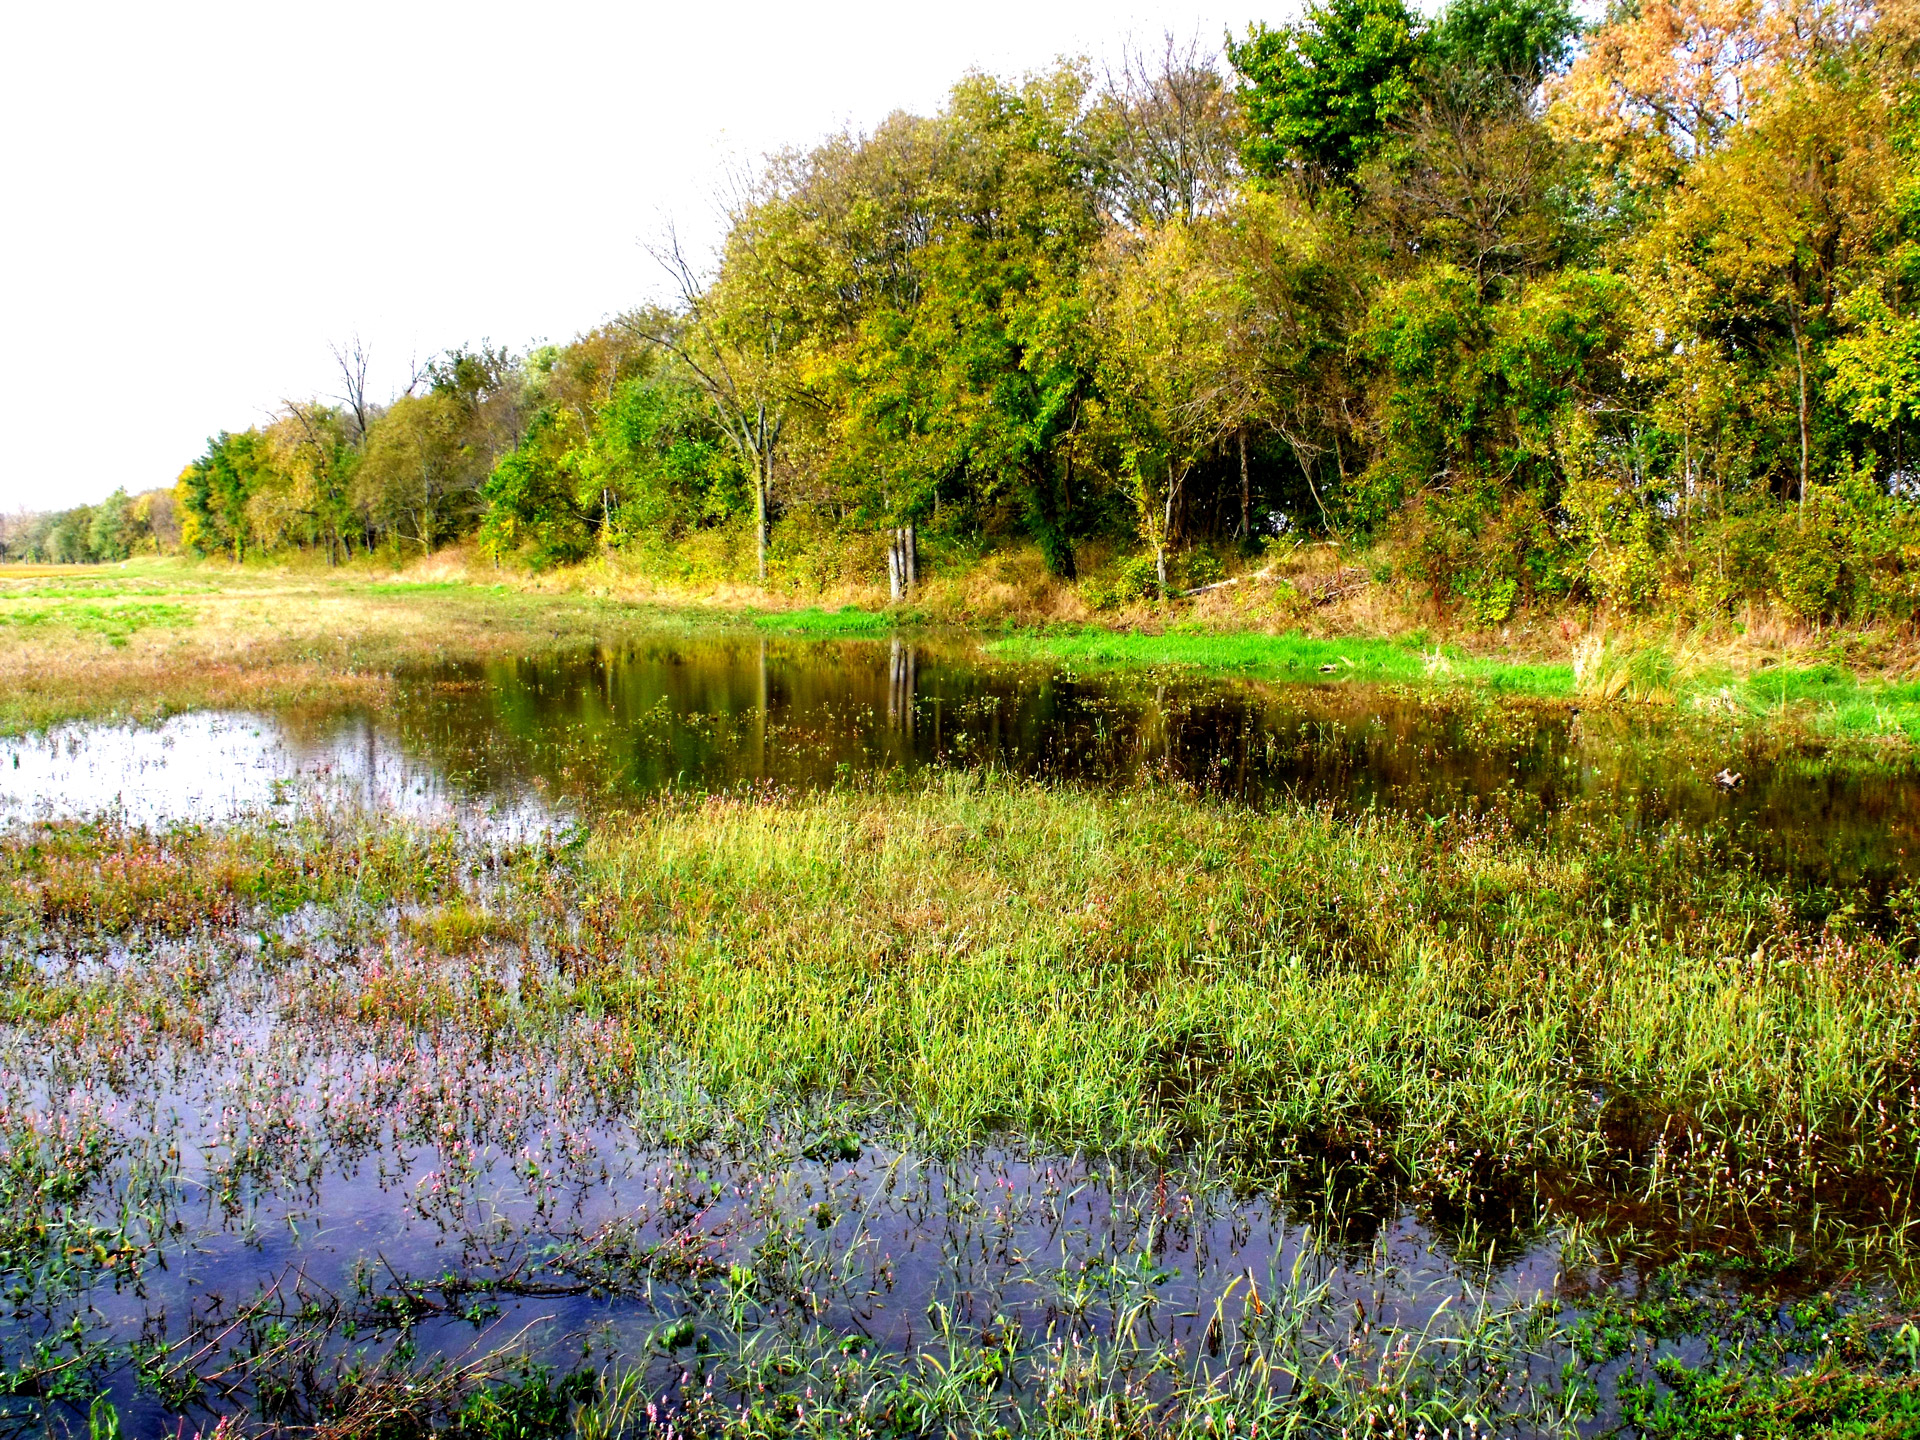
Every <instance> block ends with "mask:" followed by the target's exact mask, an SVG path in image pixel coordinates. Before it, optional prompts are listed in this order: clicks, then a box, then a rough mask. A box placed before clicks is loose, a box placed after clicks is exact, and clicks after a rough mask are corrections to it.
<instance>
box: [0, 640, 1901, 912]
mask: <svg viewBox="0 0 1920 1440" xmlns="http://www.w3.org/2000/svg"><path fill="white" fill-rule="evenodd" d="M936 766H960V767H992V768H994V769H996V770H999V771H1003V772H1008V773H1012V774H1016V775H1021V776H1029V777H1033V778H1036V779H1040V780H1045V781H1052V782H1060V783H1071V784H1088V785H1096V786H1114V785H1133V784H1137V783H1140V782H1142V781H1155V782H1161V783H1167V784H1173V785H1178V786H1182V787H1187V788H1190V789H1191V790H1193V791H1195V792H1198V793H1200V794H1203V795H1206V796H1209V797H1213V798H1217V799H1220V800H1225V801H1230V802H1235V803H1241V804H1248V805H1253V806H1256V807H1260V806H1268V805H1271V804H1273V803H1275V802H1277V801H1281V800H1297V801H1305V802H1307V803H1310V804H1324V805H1329V806H1332V807H1334V808H1335V809H1336V810H1339V811H1356V810H1366V809H1373V808H1381V809H1387V810H1392V811H1397V812H1402V813H1407V814H1411V815H1419V816H1430V817H1440V816H1449V815H1462V814H1464V815H1472V816H1475V817H1478V818H1481V819H1484V820H1487V821H1489V822H1492V823H1499V824H1503V825H1508V826H1511V827H1513V828H1514V829H1515V830H1516V831H1518V832H1520V833H1523V834H1524V833H1528V832H1532V831H1535V830H1537V829H1540V828H1542V827H1546V826H1569V825H1578V824H1580V823H1582V822H1583V821H1588V820H1597V819H1601V818H1604V819H1605V820H1606V821H1607V822H1608V823H1609V824H1610V825H1612V824H1619V823H1622V822H1624V823H1627V824H1630V825H1635V826H1639V827H1644V828H1647V829H1650V830H1651V829H1658V828H1661V827H1665V826H1684V827H1686V828H1688V829H1691V830H1694V831H1698V832H1703V833H1707V834H1711V835H1714V836H1716V837H1720V838H1722V839H1723V840H1724V842H1725V844H1726V846H1727V848H1728V849H1729V850H1730V851H1731V852H1733V853H1736V854H1743V855H1745V856H1747V857H1750V858H1751V860H1752V861H1753V863H1755V864H1757V865H1758V866H1759V867H1760V868H1761V869H1762V870H1764V871H1766V872H1769V873H1771V874H1774V875H1778V876H1780V877H1781V878H1783V879H1785V880H1788V881H1790V882H1792V883H1794V884H1797V885H1801V886H1805V887H1813V888H1832V889H1835V890H1837V891H1839V892H1841V893H1843V894H1857V893H1862V892H1864V893H1865V895H1866V896H1867V897H1868V898H1869V900H1871V899H1874V898H1878V897H1879V896H1880V895H1883V894H1884V893H1885V891H1886V890H1887V889H1888V888H1890V887H1897V886H1898V885H1900V884H1902V883H1905V880H1906V878H1907V877H1908V875H1909V872H1910V863H1909V859H1908V857H1909V856H1911V855H1913V854H1914V853H1916V848H1917V847H1920V771H1916V770H1915V769H1914V768H1912V767H1910V766H1909V767H1905V768H1899V769H1892V770H1888V769H1875V768H1868V767H1861V766H1854V767H1841V768H1834V767H1823V766H1821V765H1820V764H1818V763H1817V761H1809V760H1804V759H1798V758H1796V757H1794V756H1791V755H1788V756H1785V757H1782V756H1778V755H1773V754H1770V753H1768V752H1766V751H1765V750H1763V749H1761V748H1759V747H1757V746H1755V745H1753V744H1751V743H1750V742H1748V741H1747V740H1745V739H1743V738H1742V736H1741V735H1740V732H1739V730H1738V729H1737V727H1735V726H1733V725H1732V724H1731V723H1728V722H1725V721H1719V722H1716V721H1715V720H1713V719H1712V718H1711V717H1704V716H1683V717H1675V716H1673V715H1671V714H1659V715H1654V716H1651V717H1641V718H1633V717H1622V716H1620V715H1618V714H1611V713H1587V714H1580V713H1573V714H1571V715H1570V714H1569V713H1568V712H1567V711H1566V710H1565V709H1564V708H1562V707H1558V706H1543V705H1533V704H1529V703H1526V702H1517V701H1508V702H1500V703H1494V702H1486V701H1481V700H1476V699H1472V698H1469V697H1462V696H1450V695H1448V694H1447V693H1446V692H1423V693H1409V692H1406V691H1394V690H1385V689H1374V688H1366V687H1358V686H1343V685H1335V684H1327V685H1299V684H1291V685H1289V684H1267V683H1260V682H1252V681H1236V680H1220V679H1207V678H1199V677H1195V676H1191V675H1188V676H1179V675H1171V676H1147V677H1142V676H1139V675H1115V674H1076V673H1073V672H1071V671H1068V670H1064V669H1059V668H1052V667H1047V666H1036V665H1018V664H1007V663H1001V662H997V661H995V660H993V659H991V658H989V657H987V656H986V655H984V654H982V653H981V651H980V650H979V649H977V648H976V647H974V646H971V645H967V644H963V643H957V642H938V641H932V642H930V641H926V640H921V641H911V640H902V639H894V640H890V641H825V642H820V641H816V642H806V641H783V640H772V639H760V638H755V637H742V636H737V635H729V634H721V635H714V636H707V637H688V636H679V635H677V636H674V637H672V638H667V639H661V640H658V641H638V642H632V643H627V644H624V645H621V646H618V647H608V648H599V649H586V650H576V651H571V652H560V653H555V654H545V655H538V656H528V657H525V658H521V659H513V660H506V661H496V662H491V663H487V664H473V665H458V666H445V667H439V668H434V669H427V670H420V671H416V672H413V673H410V674H407V675H405V676H404V677H402V679H401V682H400V684H399V686H398V688H397V691H396V693H395V697H394V700H393V703H392V704H391V705H390V706H389V707H387V708H385V709H383V710H382V711H381V712H380V713H378V714H369V713H365V712H361V711H353V710H345V711H337V712H329V713H322V714H318V715H316V714H311V713H309V714H298V715H280V716H267V715H185V716H178V717H175V718H174V719H172V720H170V721H167V722H166V723H164V724H162V725H160V726H157V727H151V728H140V727H126V726H119V727H116V726H99V725H69V726H62V727H58V728H56V729H55V730H53V731H52V732H50V733H49V734H47V735H44V736H39V737H34V738H31V739H27V740H22V741H15V742H7V743H6V744H5V746H4V747H3V748H0V815H9V816H14V817H31V816H40V817H50V816H58V815H74V814H86V813H94V812H96V811H99V810H102V809H107V808H118V809H119V810H121V811H122V812H123V813H125V814H126V815H127V816H128V818H131V819H135V820H140V821H160V820H164V819H167V818H170V817H173V816H182V815H190V816H196V817H206V818H214V817H219V816H224V815H233V814H237V813H240V812H243V811H247V810H255V809H259V808H261V807H263V806H269V805H272V804H275V803H284V802H286V801H288V800H290V799H294V798H299V797H303V796H307V795H328V796H332V797H334V798H338V799H343V800H346V801H348V802H350V803H356V804H365V805H370V806H373V807H375V808H378V809H383V810H396V811H399V812H401V813H405V814H408V815H411V816H415V817H418V818H448V817H451V818H456V819H459V820H461V821H463V822H466V823H473V824H478V825H482V826H491V827H506V828H508V829H511V830H513V831H515V832H521V831H524V830H526V829H528V828H539V827H540V826H542V825H546V824H551V823H555V822H558V821H564V820H565V819H567V818H572V817H575V816H578V815H579V814H581V813H584V812H590V811H592V810H595V809H600V808H604V807H607V806H618V805H621V804H623V803H632V802H633V801H635V800H638V799H640V798H641V797H644V796H645V795H647V794H648V793H650V792H654V791H658V790H661V789H665V788H669V787H673V788H681V789H687V788H693V789H713V788H727V787H734V786H739V785H747V784H772V785H776V786H785V787H801V788H806V787H817V786H824V785H831V784H834V783H838V782H842V781H845V780H847V779H849V778H852V777H858V776H871V775H873V774H876V773H897V774H911V773H912V772H915V771H921V770H925V769H927V768H929V767H936ZM1723 770H1731V771H1733V772H1735V773H1737V774H1739V775H1740V777H1741V780H1740V784H1739V785H1738V787H1737V788H1735V789H1732V790H1728V789H1725V788H1723V787H1721V786H1719V785H1716V784H1715V782H1714V780H1713V778H1712V777H1713V776H1714V775H1715V774H1716V773H1719V772H1721V771H1723Z"/></svg>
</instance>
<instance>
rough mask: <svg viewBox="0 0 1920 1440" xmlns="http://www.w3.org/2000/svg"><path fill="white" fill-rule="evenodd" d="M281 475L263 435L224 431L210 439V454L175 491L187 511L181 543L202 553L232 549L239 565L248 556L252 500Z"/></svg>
mask: <svg viewBox="0 0 1920 1440" xmlns="http://www.w3.org/2000/svg"><path fill="white" fill-rule="evenodd" d="M277 479H278V477H277V476H276V475H275V473H274V468H273V456H272V452H271V447H270V446H269V445H268V443H267V441H266V438H265V437H264V436H262V435H261V434H260V433H259V432H258V431H255V430H243V431H241V432H240V433H238V434H234V433H231V432H228V431H222V432H221V433H220V435H218V436H217V437H216V438H214V439H212V440H210V441H208V442H207V453H206V454H205V455H203V456H201V458H200V459H198V460H196V461H194V462H193V463H192V464H191V465H189V466H187V468H186V469H185V470H184V471H182V472H181V475H180V480H179V483H178V486H177V489H176V493H177V494H178V495H179V497H180V505H181V508H182V509H183V510H184V511H185V520H184V522H183V524H182V527H181V542H182V543H183V544H184V545H185V546H186V547H187V548H188V549H189V550H193V551H196V552H197V553H199V554H203V555H205V554H214V553H217V552H219V551H223V550H231V551H232V552H233V558H234V562H235V563H236V564H237V563H239V562H240V561H242V560H244V559H245V558H246V549H247V531H248V520H247V506H248V502H249V501H250V500H252V498H253V497H254V495H255V494H256V493H258V492H260V491H261V490H263V489H266V488H267V487H269V486H271V485H273V484H274V483H275V482H276V480H277Z"/></svg>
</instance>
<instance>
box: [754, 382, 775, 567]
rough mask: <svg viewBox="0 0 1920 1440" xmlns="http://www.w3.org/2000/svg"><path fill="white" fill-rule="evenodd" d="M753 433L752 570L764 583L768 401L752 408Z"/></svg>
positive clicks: (770, 461) (770, 473)
mask: <svg viewBox="0 0 1920 1440" xmlns="http://www.w3.org/2000/svg"><path fill="white" fill-rule="evenodd" d="M754 435H755V437H756V438H757V440H758V441H759V446H758V449H757V450H756V452H755V455H754V477H753V559H754V570H755V573H756V574H758V575H759V577H760V583H761V584H762V585H764V584H766V583H767V499H768V492H769V491H771V490H772V488H773V457H772V456H770V455H769V454H767V402H766V401H764V400H762V401H761V402H760V404H759V406H758V407H757V409H756V410H755V418H754Z"/></svg>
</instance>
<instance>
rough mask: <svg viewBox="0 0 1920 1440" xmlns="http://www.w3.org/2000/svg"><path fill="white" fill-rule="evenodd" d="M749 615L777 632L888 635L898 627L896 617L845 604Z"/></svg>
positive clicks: (821, 635) (762, 627)
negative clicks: (827, 608)
mask: <svg viewBox="0 0 1920 1440" xmlns="http://www.w3.org/2000/svg"><path fill="white" fill-rule="evenodd" d="M747 618H748V619H749V620H751V621H752V623H753V624H754V625H756V626H757V627H759V628H760V629H762V630H767V631H770V632H772V633H774V634H777V635H799V636H819V637H821V638H823V639H826V638H832V637H836V636H845V635H853V636H864V635H885V634H888V633H889V632H891V631H893V630H894V629H896V628H898V625H899V621H898V619H897V617H895V616H892V615H887V614H885V613H882V612H877V611H872V610H861V609H859V608H857V607H856V606H852V605H845V606H842V607H841V608H840V609H838V610H820V609H807V610H781V611H777V612H775V613H773V614H770V615H761V614H754V613H752V612H749V613H748V616H747Z"/></svg>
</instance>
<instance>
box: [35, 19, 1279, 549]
mask: <svg viewBox="0 0 1920 1440" xmlns="http://www.w3.org/2000/svg"><path fill="white" fill-rule="evenodd" d="M1228 4H1229V5H1230V6H1231V8H1220V7H1219V6H1218V5H1216V4H1215V3H1214V0H1206V4H1204V5H1203V6H1202V7H1201V8H1195V6H1194V4H1193V3H1192V0H1159V3H1156V0H1117V3H1115V0H1109V3H1099V0H953V3H948V4H944V5H940V4H935V5H928V4H919V5H915V4H898V3H878V0H859V3H844V0H831V3H829V0H820V3H812V4H791V3H789V4H762V3H757V0H755V3H716V0H675V3H659V0H649V3H637V4H625V5H621V4H605V3H588V0H548V3H544V4H533V3H521V4H516V5H512V6H506V5H497V4H493V3H490V0H465V3H459V4H444V3H437V0H436V3H424V0H387V3H383V4H367V3H360V0H345V3H339V0H336V3H332V4H328V5H324V6H305V5H299V6H297V5H292V4H288V3H285V0H253V3H249V4H236V5H217V4H205V3H193V0H182V3H176V4H171V5H164V6H163V5H155V4H152V3H151V0H146V3H141V4H119V3H115V4H66V5H58V4H21V5H17V6H12V7H9V8H8V11H7V16H6V18H5V20H4V21H0V126H3V127H4V131H3V132H0V133H3V134H4V140H0V207H3V208H0V396H4V403H5V405H6V407H7V410H8V412H9V413H10V414H11V416H12V420H13V423H12V425H11V427H10V430H11V434H10V438H9V442H8V444H7V445H6V447H4V450H0V510H7V511H12V510H17V509H53V508H61V507H65V506H70V505H76V504H81V503H88V502H92V501H95V500H98V499H100V498H102V497H103V496H105V495H107V494H108V493H110V492H111V491H113V490H114V489H116V488H119V487H124V488H126V489H127V490H128V491H130V492H133V493H138V492H139V491H141V490H144V489H150V488H152V487H154V486H157V485H169V484H171V483H172V482H173V480H174V478H175V477H176V476H177V475H178V474H179V472H180V470H181V468H182V467H183V466H184V465H185V464H186V463H187V462H188V461H190V460H192V459H193V458H194V457H195V456H196V455H198V454H200V453H201V451H202V450H204V448H205V445H206V441H207V437H208V436H210V435H212V434H214V433H216V432H218V431H221V430H240V429H244V428H246V427H247V426H248V425H252V424H255V423H258V422H260V421H262V420H264V419H266V418H267V417H268V416H269V415H270V414H271V413H272V412H273V411H274V409H275V408H276V406H277V405H278V404H279V403H280V402H281V401H282V400H283V399H286V398H305V397H309V396H314V395H323V396H324V395H330V394H333V393H337V391H338V390H339V383H338V376H337V372H336V371H335V369H334V362H333V358H332V353H331V347H332V346H335V345H343V344H346V343H349V342H351V341H352V340H353V339H354V338H355V337H356V336H357V337H358V338H359V339H360V340H361V342H362V343H363V344H364V345H365V346H366V347H367V349H368V350H369V351H370V353H371V356H372V361H373V365H372V381H373V384H372V387H371V388H372V389H373V391H374V392H375V394H376V395H378V396H381V397H384V396H385V395H387V394H389V393H391V392H394V391H397V390H399V389H401V388H403V387H404V386H405V384H406V382H407V377H408V375H409V373H410V369H411V367H412V366H414V365H415V364H417V363H423V362H424V361H425V360H426V359H427V358H429V357H430V356H432V355H434V354H436V353H438V352H440V351H442V350H445V349H446V348H448V347H449V346H452V345H457V344H461V343H465V342H477V341H480V340H482V339H490V340H492V341H494V342H495V343H504V344H507V345H510V346H512V347H514V348H516V349H518V348H521V347H523V346H525V345H527V344H530V343H536V342H540V341H549V340H550V341H556V342H558V341H565V340H566V339H568V338H570V337H571V336H573V335H574V334H577V333H579V332H580V331H582V330H585V329H588V328H591V327H592V326H593V325H594V324H596V323H597V322H598V321H599V320H601V319H602V318H603V317H605V316H608V315H611V314H615V313H618V312H619V311H621V310H624V309H627V308H629V307H630V306H632V305H635V304H638V303H641V302H643V301H645V300H648V299H650V298H662V297H664V295H665V293H666V292H665V289H664V287H663V285H662V280H661V274H660V272H659V270H658V267H657V266H656V265H655V263H654V262H653V260H652V259H651V258H650V257H649V256H648V254H647V251H646V249H645V246H646V244H647V242H649V241H654V240H657V239H658V238H659V237H660V236H662V235H663V234H664V233H665V230H666V228H667V226H668V225H669V224H670V223H671V224H673V225H675V226H676V227H677V228H678V230H679V232H680V234H681V236H682V237H683V239H684V240H685V241H687V242H688V243H689V245H690V246H692V247H696V248H697V247H702V246H710V245H711V244H712V243H713V242H714V241H715V240H716V239H717V238H718V221H717V214H716V210H715V204H714V196H715V194H716V193H717V192H718V190H719V188H720V186H721V184H722V182H723V180H724V177H725V176H726V174H727V173H728V171H729V168H730V167H734V168H737V167H738V166H740V165H741V164H743V163H746V162H750V161H751V160H752V159H753V158H754V157H757V156H759V155H763V154H765V153H767V152H768V151H771V150H777V149H782V148H785V147H788V146H805V145H807V144H810V143H811V142H813V141H815V140H817V139H818V138H820V137H821V136H823V135H826V134H828V133H830V132H833V131H835V130H838V129H840V128H843V127H852V128H854V129H863V128H869V127H871V126H873V125H874V124H876V123H877V122H879V121H880V120H882V119H884V118H885V117H886V116H887V115H888V114H890V113H891V112H893V111H895V110H899V109H907V110H915V111H920V112H923V113H924V112H927V111H931V110H933V109H934V108H936V107H937V106H938V105H939V103H940V101H941V99H942V97H943V96H944V95H945V94H946V92H947V89H948V87H949V86H951V85H952V83H953V82H954V81H955V80H956V79H958V78H959V77H960V76H961V75H963V74H964V73H965V72H966V71H968V70H970V69H979V70H986V71H990V72H993V73H996V74H1003V75H1019V74H1022V73H1026V72H1028V71H1031V70H1035V69H1040V68H1044V67H1046V66H1048V65H1050V64H1051V63H1052V62H1053V61H1054V59H1055V58H1056V57H1059V56H1062V55H1078V56H1085V57H1088V58H1089V59H1091V60H1092V61H1094V62H1095V63H1096V64H1101V63H1104V62H1108V61H1112V60H1115V59H1117V57H1118V55H1119V53H1120V50H1121V47H1123V46H1124V45H1126V44H1128V43H1129V42H1131V43H1136V44H1142V45H1144V46H1146V47H1147V48H1158V45H1159V43H1160V37H1161V36H1162V35H1163V34H1165V33H1167V32H1169V31H1170V32H1172V33H1174V34H1176V35H1179V36H1181V37H1192V36H1195V35H1198V36H1199V37H1200V38H1201V39H1202V40H1203V42H1204V43H1206V44H1208V45H1214V46H1217V44H1218V42H1219V38H1220V37H1221V36H1222V34H1223V33H1224V32H1225V30H1226V29H1227V28H1228V27H1229V26H1231V27H1232V28H1233V29H1234V30H1235V31H1236V32H1237V31H1239V30H1241V29H1243V28H1244V27H1245V26H1246V24H1247V23H1248V22H1249V21H1250V20H1252V19H1255V18H1259V19H1264V20H1267V21H1268V22H1270V23H1272V22H1278V21H1281V20H1285V19H1287V18H1289V17H1290V15H1291V14H1293V13H1294V12H1295V10H1296V9H1297V6H1296V5H1295V4H1293V3H1290V0H1273V3H1265V0H1252V3H1247V4H1240V5H1232V0H1228Z"/></svg>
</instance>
